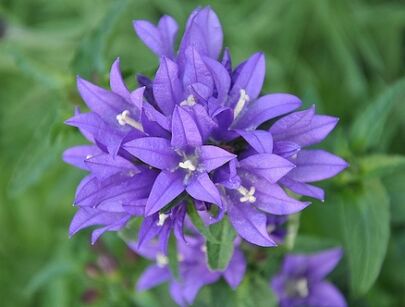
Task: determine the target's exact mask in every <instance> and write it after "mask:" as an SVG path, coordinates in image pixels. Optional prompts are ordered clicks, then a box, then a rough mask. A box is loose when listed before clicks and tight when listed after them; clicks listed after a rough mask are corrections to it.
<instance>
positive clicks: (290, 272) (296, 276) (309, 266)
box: [271, 248, 346, 307]
mask: <svg viewBox="0 0 405 307" xmlns="http://www.w3.org/2000/svg"><path fill="white" fill-rule="evenodd" d="M341 257H342V250H341V249H340V248H334V249H329V250H326V251H322V252H319V253H316V254H311V255H301V254H297V255H287V256H286V257H285V259H284V263H283V266H282V269H281V272H279V273H278V275H276V276H275V277H274V278H273V279H272V281H271V287H272V288H273V291H274V292H275V294H276V295H277V297H278V300H279V303H280V306H282V307H294V306H297V307H298V306H314V307H315V306H316V307H322V306H325V307H326V306H333V307H344V306H346V302H345V299H344V297H343V296H342V294H341V293H340V292H339V290H338V289H337V288H336V287H335V286H333V285H332V284H331V283H330V282H328V281H325V280H324V278H325V276H326V275H328V274H329V273H330V272H331V271H332V270H333V269H334V268H335V266H336V265H337V264H338V263H339V261H340V258H341Z"/></svg>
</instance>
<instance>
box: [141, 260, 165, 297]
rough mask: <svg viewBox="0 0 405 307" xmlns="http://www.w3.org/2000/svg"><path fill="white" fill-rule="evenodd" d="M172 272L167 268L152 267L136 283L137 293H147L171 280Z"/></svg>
mask: <svg viewBox="0 0 405 307" xmlns="http://www.w3.org/2000/svg"><path fill="white" fill-rule="evenodd" d="M170 277H171V275H170V271H169V269H168V268H167V267H163V268H161V267H158V266H157V265H151V266H149V267H147V268H146V270H145V271H144V272H143V273H142V275H141V276H140V277H139V279H138V282H137V283H136V291H145V290H148V289H150V288H153V287H156V286H158V285H160V284H162V283H164V282H166V281H168V280H169V279H170Z"/></svg>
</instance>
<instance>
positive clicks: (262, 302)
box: [236, 275, 278, 307]
mask: <svg viewBox="0 0 405 307" xmlns="http://www.w3.org/2000/svg"><path fill="white" fill-rule="evenodd" d="M236 302H237V303H236V306H237V307H276V306H277V305H278V304H277V299H276V297H275V295H274V293H273V291H272V290H271V288H270V286H269V281H268V280H265V279H263V278H261V277H259V276H257V275H256V276H252V275H246V277H245V279H244V280H243V281H242V283H241V284H240V286H239V287H238V289H237V292H236Z"/></svg>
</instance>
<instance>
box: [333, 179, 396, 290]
mask: <svg viewBox="0 0 405 307" xmlns="http://www.w3.org/2000/svg"><path fill="white" fill-rule="evenodd" d="M339 215H340V225H341V229H342V235H343V242H344V250H345V255H346V257H347V260H348V264H349V269H350V283H351V289H352V291H353V293H354V295H356V296H359V295H362V294H364V293H366V292H367V291H368V290H369V289H370V288H371V286H372V285H373V284H374V282H375V280H376V279H377V276H378V274H379V272H380V270H381V265H382V263H383V260H384V257H385V253H386V250H387V245H388V240H389V234H390V228H389V223H390V214H389V199H388V196H387V193H386V190H385V188H384V186H383V185H382V184H381V182H380V181H379V180H374V181H369V182H366V183H365V184H364V186H363V188H362V190H361V191H359V192H357V193H354V192H348V193H346V194H345V195H344V196H343V197H342V198H341V203H340V204H339Z"/></svg>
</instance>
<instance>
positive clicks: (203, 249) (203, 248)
mask: <svg viewBox="0 0 405 307" xmlns="http://www.w3.org/2000/svg"><path fill="white" fill-rule="evenodd" d="M201 251H202V252H203V253H206V252H207V245H205V244H204V245H201Z"/></svg>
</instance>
